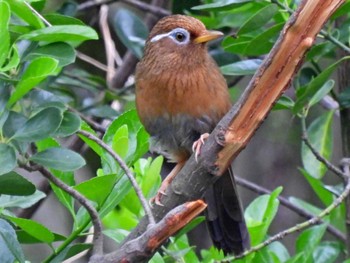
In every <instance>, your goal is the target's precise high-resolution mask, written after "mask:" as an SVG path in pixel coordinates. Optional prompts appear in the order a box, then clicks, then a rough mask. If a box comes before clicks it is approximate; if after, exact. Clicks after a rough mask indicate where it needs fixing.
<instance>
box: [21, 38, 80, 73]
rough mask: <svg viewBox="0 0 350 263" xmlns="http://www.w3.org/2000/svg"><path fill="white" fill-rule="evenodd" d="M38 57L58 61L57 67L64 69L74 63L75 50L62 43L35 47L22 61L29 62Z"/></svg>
mask: <svg viewBox="0 0 350 263" xmlns="http://www.w3.org/2000/svg"><path fill="white" fill-rule="evenodd" d="M39 57H51V58H53V59H56V60H57V61H58V66H59V67H64V66H67V65H69V64H71V63H73V62H74V61H75V49H74V48H73V47H72V46H71V45H68V44H66V43H64V42H58V43H52V44H49V45H45V46H39V47H37V48H36V49H34V50H32V51H31V52H30V53H29V54H28V55H27V56H26V57H25V58H24V59H23V60H24V61H29V60H34V59H36V58H39Z"/></svg>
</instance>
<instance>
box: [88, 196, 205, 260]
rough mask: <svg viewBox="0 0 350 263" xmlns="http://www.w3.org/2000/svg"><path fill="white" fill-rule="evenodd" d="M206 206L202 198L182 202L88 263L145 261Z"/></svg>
mask: <svg viewBox="0 0 350 263" xmlns="http://www.w3.org/2000/svg"><path fill="white" fill-rule="evenodd" d="M206 207H207V205H206V204H205V203H204V202H203V201H202V200H197V201H193V202H188V203H185V204H182V205H180V206H178V207H176V208H174V209H172V210H171V211H170V212H168V213H167V214H166V215H165V217H164V218H163V219H162V220H161V221H159V222H158V223H157V224H155V225H152V226H150V227H149V228H148V229H147V231H146V232H144V233H143V234H142V235H141V236H140V237H138V238H137V239H134V240H131V241H129V242H127V243H125V244H124V245H123V246H122V247H120V249H119V250H118V252H114V253H110V254H108V255H106V256H96V257H92V258H91V259H90V263H99V262H105V263H111V262H125V263H126V262H147V261H148V259H149V258H150V257H152V255H153V254H154V253H155V252H156V250H157V249H158V248H159V247H160V246H161V245H162V243H163V242H164V241H165V240H167V239H168V238H169V237H170V236H172V235H174V234H175V233H176V232H177V231H179V230H180V229H181V228H183V227H184V226H185V225H186V224H188V223H189V222H190V221H191V220H192V219H193V218H195V217H196V216H197V215H199V214H200V213H201V212H202V211H203V210H204V209H205V208H206ZM119 251H123V252H122V253H120V252H119Z"/></svg>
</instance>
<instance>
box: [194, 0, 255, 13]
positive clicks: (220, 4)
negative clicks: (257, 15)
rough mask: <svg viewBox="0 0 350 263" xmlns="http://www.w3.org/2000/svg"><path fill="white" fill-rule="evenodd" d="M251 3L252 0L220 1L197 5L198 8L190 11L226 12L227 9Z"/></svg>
mask: <svg viewBox="0 0 350 263" xmlns="http://www.w3.org/2000/svg"><path fill="white" fill-rule="evenodd" d="M251 1H252V0H221V1H215V3H211V4H205V5H198V6H195V7H192V10H205V11H213V10H215V11H220V10H227V9H233V8H237V7H240V6H242V5H243V4H246V3H248V2H251Z"/></svg>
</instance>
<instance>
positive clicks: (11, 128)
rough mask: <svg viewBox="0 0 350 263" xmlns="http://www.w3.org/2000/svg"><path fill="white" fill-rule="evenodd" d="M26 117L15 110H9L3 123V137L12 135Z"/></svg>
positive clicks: (20, 126)
mask: <svg viewBox="0 0 350 263" xmlns="http://www.w3.org/2000/svg"><path fill="white" fill-rule="evenodd" d="M26 121H27V118H26V117H25V116H24V115H22V114H20V113H18V112H15V111H10V112H9V114H8V116H7V118H6V121H5V123H4V125H3V135H5V137H7V138H10V137H12V136H13V135H14V134H15V133H16V132H17V131H18V130H19V129H20V128H22V127H23V125H24V124H25V123H26Z"/></svg>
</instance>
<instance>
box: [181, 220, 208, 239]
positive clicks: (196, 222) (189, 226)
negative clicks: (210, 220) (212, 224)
mask: <svg viewBox="0 0 350 263" xmlns="http://www.w3.org/2000/svg"><path fill="white" fill-rule="evenodd" d="M204 221H205V216H198V217H196V218H195V219H193V220H192V221H191V222H189V223H188V224H187V225H186V226H185V227H184V228H182V229H181V230H180V231H179V232H177V233H176V236H175V241H176V240H177V239H179V238H180V237H181V236H183V235H184V234H186V233H188V232H189V231H191V230H192V229H193V228H195V227H196V226H198V225H199V224H200V223H202V222H204Z"/></svg>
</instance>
